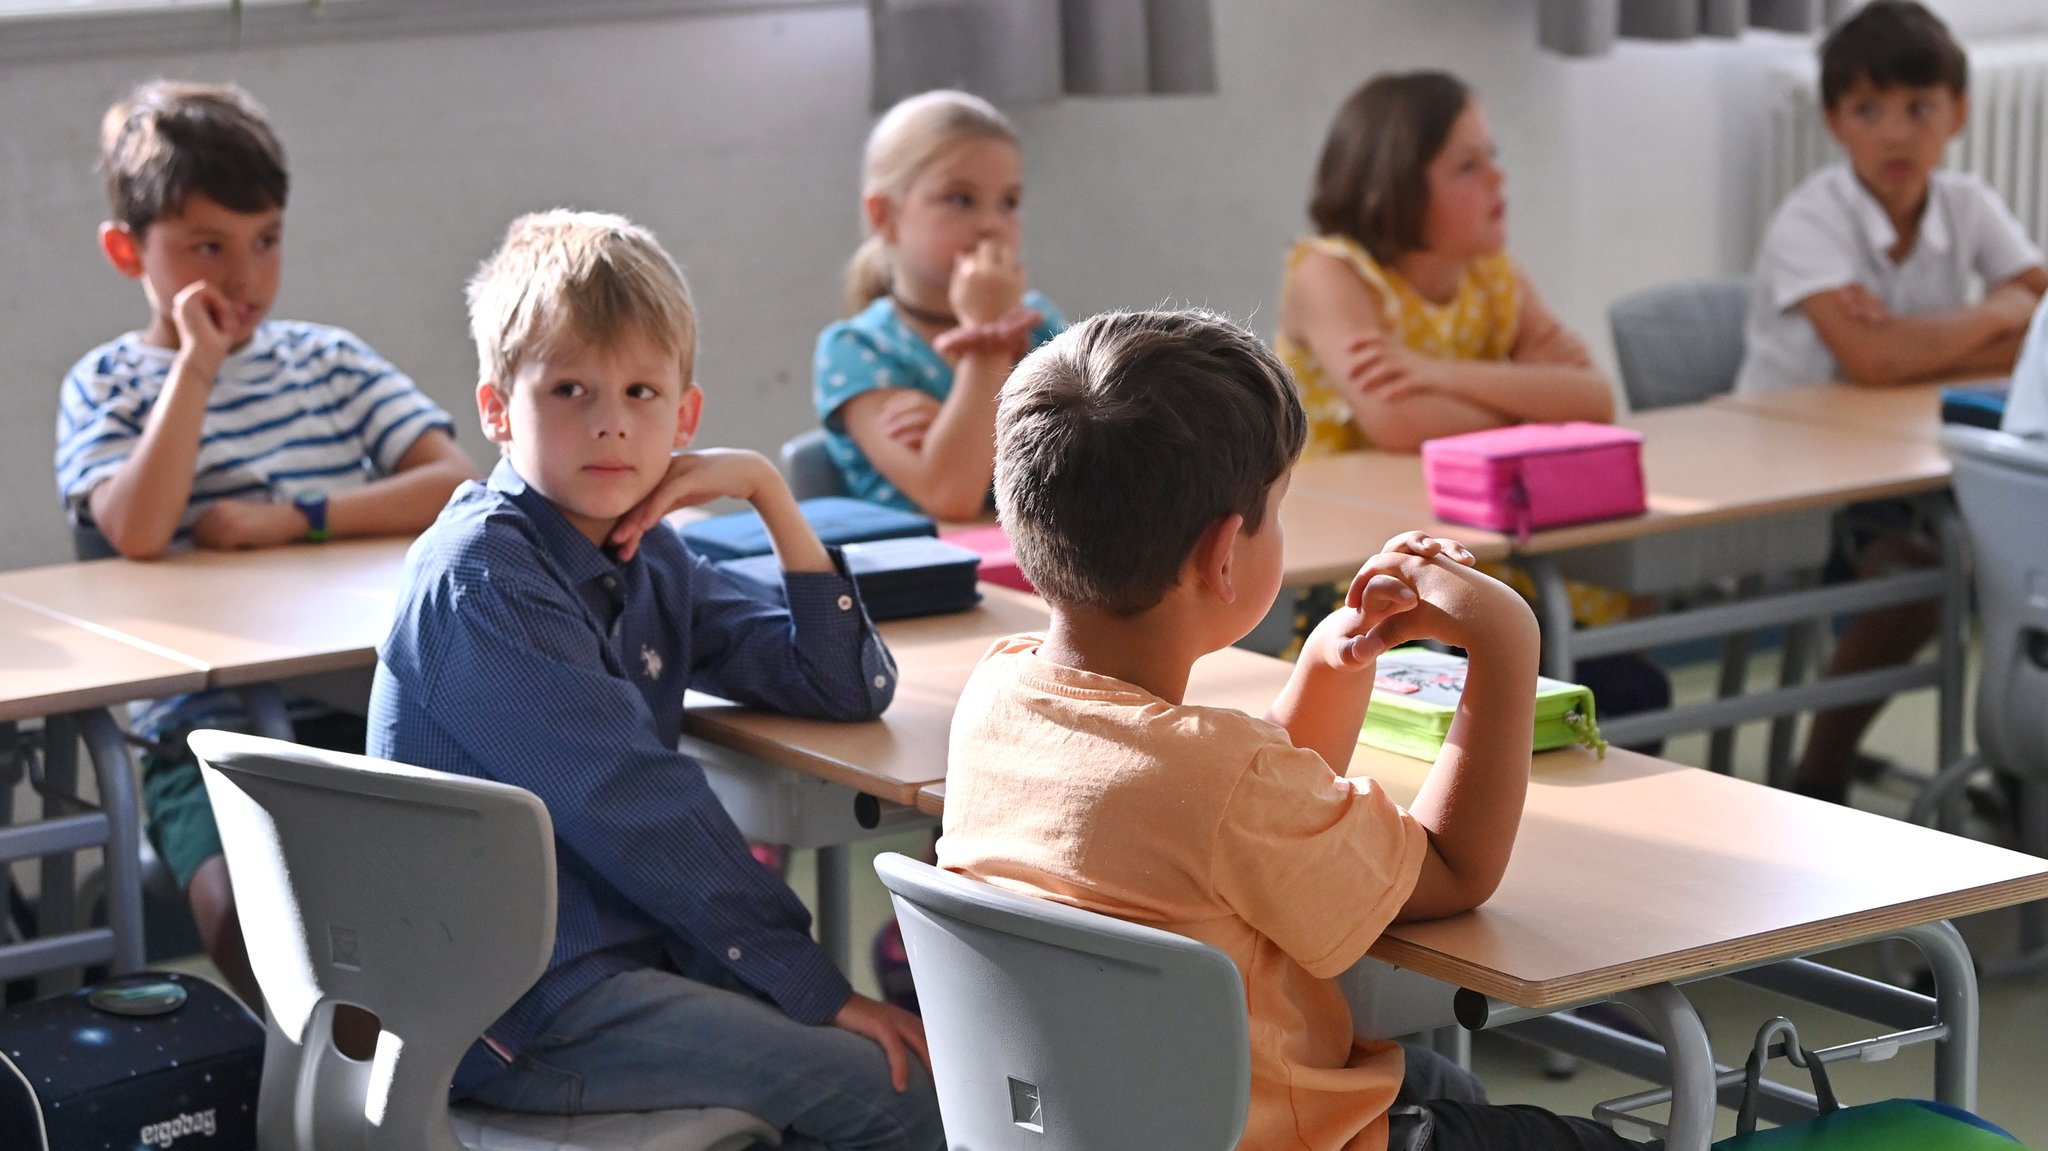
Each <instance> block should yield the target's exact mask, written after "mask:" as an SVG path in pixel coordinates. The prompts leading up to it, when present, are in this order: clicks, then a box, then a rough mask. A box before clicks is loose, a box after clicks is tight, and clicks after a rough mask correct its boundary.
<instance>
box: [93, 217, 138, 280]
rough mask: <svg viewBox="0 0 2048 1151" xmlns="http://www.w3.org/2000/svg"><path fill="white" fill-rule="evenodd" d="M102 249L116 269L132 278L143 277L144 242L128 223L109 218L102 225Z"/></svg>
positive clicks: (108, 261)
mask: <svg viewBox="0 0 2048 1151" xmlns="http://www.w3.org/2000/svg"><path fill="white" fill-rule="evenodd" d="M100 251H101V252H102V253H103V254H105V256H106V257H107V263H109V264H112V265H114V270H115V271H117V272H119V273H121V274H122V275H124V276H126V277H128V278H129V279H131V280H139V279H141V278H142V242H141V241H140V240H138V239H136V237H135V233H133V232H131V231H129V230H128V225H126V224H121V223H116V222H115V221H113V220H108V221H106V222H105V223H103V224H101V225H100Z"/></svg>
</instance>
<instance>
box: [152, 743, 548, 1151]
mask: <svg viewBox="0 0 2048 1151" xmlns="http://www.w3.org/2000/svg"><path fill="white" fill-rule="evenodd" d="M191 745H192V751H193V754H194V755H196V756H198V758H199V761H200V763H201V765H202V768H203V771H204V774H205V778H206V791H207V798H208V799H210V800H211V801H212V804H213V811H214V817H215V819H216V820H217V821H218V822H219V824H220V832H221V842H222V844H223V845H224V846H225V848H226V854H227V863H228V874H229V876H230V878H231V879H232V880H233V882H234V888H235V900H236V903H237V905H238V907H239V910H240V913H241V921H242V927H243V931H244V934H245V935H246V936H247V938H248V943H249V960H250V964H251V965H252V966H253V967H254V969H255V973H256V982H257V983H258V984H259V985H260V986H261V987H262V989H263V998H264V1003H265V1006H266V1008H267V1009H268V1010H267V1011H266V1014H267V1016H268V1021H267V1023H268V1027H269V1037H268V1040H267V1042H266V1044H265V1048H264V1064H263V1085H262V1091H261V1095H260V1103H259V1109H258V1110H259V1113H258V1117H257V1130H258V1140H259V1143H260V1145H261V1146H262V1147H263V1148H264V1151H286V1149H289V1151H326V1149H330V1148H344V1147H345V1148H348V1149H349V1151H461V1146H462V1145H461V1144H460V1143H458V1142H457V1141H456V1139H455V1136H454V1133H453V1132H452V1130H451V1129H450V1128H449V1124H448V1084H449V1080H450V1079H451V1078H452V1076H453V1075H454V1073H455V1065H456V1063H457V1062H459V1061H460V1060H461V1058H462V1055H463V1053H464V1051H465V1050H467V1049H468V1047H469V1045H470V1044H471V1043H472V1042H474V1041H475V1039H476V1037H477V1036H478V1035H480V1034H482V1033H483V1030H484V1028H486V1027H488V1026H490V1024H491V1023H492V1022H493V1021H494V1020H496V1019H497V1018H498V1016H499V1015H501V1014H503V1013H504V1011H505V1009H506V1008H508V1007H510V1006H511V1005H512V1003H513V1001H514V1000H516V999H517V998H518V997H519V996H520V995H522V994H524V993H525V992H526V990H527V988H529V987H531V986H532V985H533V982H534V980H536V979H538V978H539V977H540V974H541V972H542V971H543V970H545V969H546V967H547V962H548V955H549V952H550V951H551V950H552V949H553V946H554V937H555V855H554V834H553V828H552V824H550V822H549V820H548V814H547V809H546V808H545V807H543V806H542V805H541V802H540V800H538V799H536V798H535V797H534V796H533V795H532V794H530V793H528V792H526V791H522V790H520V789H519V788H516V787H508V786H506V785H504V784H500V783H492V782H490V781H487V780H480V779H470V778H466V777H462V776H454V775H446V774H443V773H440V772H433V771H426V770H423V769H421V768H416V767H406V766H404V765H401V764H395V763H386V762H383V761H381V760H375V759H370V758H367V757H365V756H359V755H343V754H341V753H338V752H329V751H315V750H311V749H308V748H303V747H299V746H297V745H295V744H289V743H283V742H280V741H278V740H271V739H259V738H257V737H255V736H248V735H239V734H235V733H231V732H223V731H199V732H194V733H193V734H192V737H191ZM338 1003H349V1004H354V1005H356V1006H358V1007H361V1008H363V1009H365V1010H368V1011H372V1012H375V1013H376V1015H377V1017H378V1019H379V1020H380V1021H381V1023H382V1027H383V1034H382V1035H380V1036H379V1037H378V1040H377V1052H376V1055H375V1057H374V1058H373V1059H372V1060H371V1061H369V1062H367V1063H363V1062H357V1061H356V1060H353V1059H349V1058H348V1057H347V1056H344V1055H342V1054H341V1053H340V1052H339V1051H337V1050H336V1049H335V1047H334V1043H333V1039H332V1034H333V1028H332V1019H333V1011H334V1007H335V1005H336V1004H338Z"/></svg>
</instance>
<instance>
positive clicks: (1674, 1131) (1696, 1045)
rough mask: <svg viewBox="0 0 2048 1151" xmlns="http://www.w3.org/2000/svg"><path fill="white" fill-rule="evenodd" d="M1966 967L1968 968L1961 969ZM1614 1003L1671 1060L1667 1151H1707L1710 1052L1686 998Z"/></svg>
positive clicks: (1666, 995)
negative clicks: (1632, 1013)
mask: <svg viewBox="0 0 2048 1151" xmlns="http://www.w3.org/2000/svg"><path fill="white" fill-rule="evenodd" d="M1965 966H1967V963H1966V964H1965ZM1615 999H1616V1000H1617V1001H1618V1002H1620V1003H1622V1004H1624V1005H1626V1006H1628V1007H1632V1008H1634V1009H1635V1010H1636V1011H1637V1012H1639V1013H1641V1015H1642V1016H1643V1018H1644V1019H1646V1020H1648V1021H1649V1024H1650V1029H1651V1030H1653V1031H1655V1032H1656V1033H1657V1038H1658V1039H1659V1040H1661V1041H1662V1042H1663V1044H1664V1050H1665V1052H1666V1053H1667V1054H1668V1055H1669V1057H1670V1060H1671V1117H1670V1120H1669V1123H1668V1127H1669V1130H1668V1131H1667V1133H1666V1134H1665V1137H1664V1146H1665V1148H1666V1149H1667V1151H1707V1148H1708V1146H1709V1145H1710V1144H1711V1143H1712V1142H1713V1141H1714V1107H1715V1093H1716V1092H1715V1074H1716V1069H1715V1067H1714V1048H1713V1046H1712V1044H1710V1043H1709V1042H1708V1041H1707V1028H1706V1025H1705V1024H1703V1023H1701V1022H1700V1016H1699V1012H1697V1011H1695V1010H1693V1006H1692V1001H1691V1000H1688V999H1687V998H1686V997H1685V993H1684V992H1682V991H1680V990H1679V989H1678V988H1677V987H1675V986H1673V985H1672V984H1669V983H1658V984H1653V985H1651V986H1649V987H1643V988H1638V989H1636V990H1634V991H1627V992H1623V993H1622V994H1620V995H1617V996H1615Z"/></svg>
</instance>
